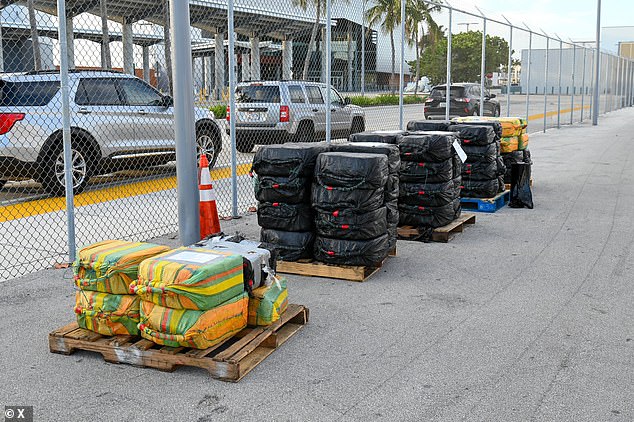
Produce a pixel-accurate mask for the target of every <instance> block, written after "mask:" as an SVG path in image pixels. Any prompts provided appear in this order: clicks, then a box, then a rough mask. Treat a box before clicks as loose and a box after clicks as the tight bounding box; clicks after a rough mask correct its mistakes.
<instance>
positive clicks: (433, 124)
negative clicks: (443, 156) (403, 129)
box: [407, 120, 452, 132]
mask: <svg viewBox="0 0 634 422" xmlns="http://www.w3.org/2000/svg"><path fill="white" fill-rule="evenodd" d="M451 125H452V123H451V121H449V120H412V121H410V122H407V130H408V131H409V132H426V131H427V132H428V131H440V132H448V131H449V126H451Z"/></svg>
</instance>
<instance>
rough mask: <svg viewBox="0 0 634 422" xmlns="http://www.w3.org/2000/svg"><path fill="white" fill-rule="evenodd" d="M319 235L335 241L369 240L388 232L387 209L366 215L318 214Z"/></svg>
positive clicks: (343, 211)
mask: <svg viewBox="0 0 634 422" xmlns="http://www.w3.org/2000/svg"><path fill="white" fill-rule="evenodd" d="M315 226H316V228H317V235H318V236H323V237H330V238H333V239H349V240H369V239H374V238H376V237H379V236H381V235H383V234H385V233H387V231H388V224H387V208H386V207H381V208H378V209H376V210H374V211H370V212H367V213H364V214H356V213H353V212H350V211H348V210H341V211H332V212H324V211H320V212H317V214H316V216H315Z"/></svg>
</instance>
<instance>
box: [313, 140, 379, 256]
mask: <svg viewBox="0 0 634 422" xmlns="http://www.w3.org/2000/svg"><path fill="white" fill-rule="evenodd" d="M388 175H389V173H388V157H387V156H386V155H384V154H364V153H349V152H329V153H324V154H320V155H319V157H318V158H317V165H316V167H315V178H314V183H313V189H312V200H313V207H314V208H315V211H316V217H315V221H316V229H317V237H316V240H315V258H316V259H317V260H319V261H322V262H325V263H327V264H339V265H362V266H377V265H379V264H380V263H381V262H382V261H383V260H384V259H385V258H386V257H387V255H388V254H389V251H390V236H389V235H388V220H387V207H386V206H385V189H386V185H387V182H388Z"/></svg>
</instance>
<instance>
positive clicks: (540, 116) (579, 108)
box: [528, 105, 590, 121]
mask: <svg viewBox="0 0 634 422" xmlns="http://www.w3.org/2000/svg"><path fill="white" fill-rule="evenodd" d="M583 108H584V109H585V110H587V109H589V108H590V106H589V105H586V106H583ZM579 110H581V107H575V108H572V109H571V108H567V109H565V110H561V111H560V112H559V113H560V114H566V113H570V112H573V111H579ZM556 115H557V112H556V111H549V112H547V113H546V117H552V116H556ZM543 118H544V113H540V114H533V115H532V116H528V121H531V120H541V119H543Z"/></svg>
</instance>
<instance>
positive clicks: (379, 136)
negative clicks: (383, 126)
mask: <svg viewBox="0 0 634 422" xmlns="http://www.w3.org/2000/svg"><path fill="white" fill-rule="evenodd" d="M402 133H403V131H402V130H375V131H368V132H360V133H353V134H352V135H350V142H379V143H382V144H393V145H394V144H396V137H397V136H398V135H400V134H402Z"/></svg>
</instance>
